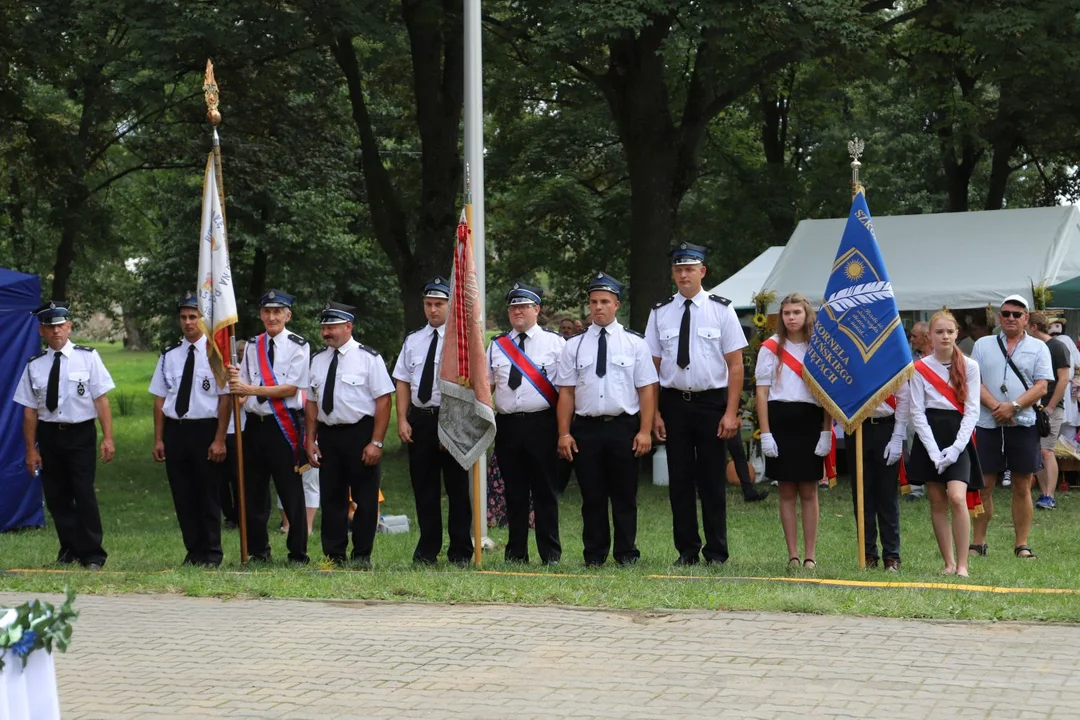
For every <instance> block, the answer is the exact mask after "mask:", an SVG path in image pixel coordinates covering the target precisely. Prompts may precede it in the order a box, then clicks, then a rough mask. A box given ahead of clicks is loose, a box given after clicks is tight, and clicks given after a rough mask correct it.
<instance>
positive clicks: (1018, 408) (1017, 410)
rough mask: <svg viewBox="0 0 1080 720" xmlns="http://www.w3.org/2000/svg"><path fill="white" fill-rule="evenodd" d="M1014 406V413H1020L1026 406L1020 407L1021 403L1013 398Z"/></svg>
mask: <svg viewBox="0 0 1080 720" xmlns="http://www.w3.org/2000/svg"><path fill="white" fill-rule="evenodd" d="M1012 406H1013V415H1018V414H1020V411H1021V410H1023V409H1024V408H1022V407H1020V403H1018V402H1016V401H1015V400H1013V404H1012Z"/></svg>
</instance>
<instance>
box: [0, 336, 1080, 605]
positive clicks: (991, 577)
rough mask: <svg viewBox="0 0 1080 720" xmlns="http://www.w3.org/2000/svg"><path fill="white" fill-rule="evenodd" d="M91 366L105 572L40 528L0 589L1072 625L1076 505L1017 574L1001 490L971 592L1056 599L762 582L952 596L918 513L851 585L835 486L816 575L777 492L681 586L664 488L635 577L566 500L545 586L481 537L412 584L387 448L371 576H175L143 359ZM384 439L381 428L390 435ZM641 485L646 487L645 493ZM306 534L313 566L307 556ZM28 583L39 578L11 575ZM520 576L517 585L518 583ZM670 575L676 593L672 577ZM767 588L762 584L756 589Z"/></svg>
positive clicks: (656, 492) (402, 461)
mask: <svg viewBox="0 0 1080 720" xmlns="http://www.w3.org/2000/svg"><path fill="white" fill-rule="evenodd" d="M101 352H102V355H103V357H104V359H105V363H106V365H107V366H108V367H109V369H110V371H111V372H112V375H113V377H114V379H115V380H116V383H117V391H114V393H113V395H112V397H113V412H114V416H115V420H114V422H115V426H116V429H115V434H116V447H117V455H116V460H115V461H114V462H113V463H112V464H110V465H108V466H100V465H99V468H98V476H97V478H98V479H97V489H98V497H99V502H100V505H101V515H102V519H103V523H104V526H105V542H104V544H105V548H106V550H108V552H109V562H108V565H107V570H106V571H105V572H101V573H89V572H85V571H69V570H67V569H62V568H60V567H58V566H56V565H54V564H53V563H52V561H53V560H54V558H55V557H56V550H57V541H56V536H55V534H54V532H53V530H52V529H51V527H49V528H46V529H44V530H41V531H36V530H35V531H26V532H20V533H8V534H3V535H0V568H3V569H4V570H5V571H4V572H2V573H0V589H4V590H14V591H20V592H33V593H44V592H57V591H60V590H62V589H63V587H64V586H65V585H71V586H72V587H73V588H74V589H75V590H76V591H77V592H81V593H83V592H87V593H121V592H177V593H186V594H189V595H198V596H232V595H254V596H267V597H305V598H352V599H407V600H417V601H434V602H516V603H559V604H565V605H579V606H587V607H607V608H635V609H653V608H714V609H721V608H722V609H738V610H784V611H797V612H812V613H850V614H861V615H885V616H894V617H923V618H941V619H958V618H979V619H1023V620H1052V621H1080V574H1078V573H1077V567H1078V564H1077V561H1076V557H1075V556H1074V555H1073V553H1074V552H1075V551H1076V542H1075V540H1076V528H1077V527H1078V526H1080V493H1078V492H1073V493H1065V494H1063V495H1061V496H1059V498H1058V509H1057V510H1054V511H1048V512H1042V511H1038V512H1036V515H1035V526H1034V528H1033V530H1032V533H1031V544H1032V546H1033V547H1034V548H1035V550H1036V552H1037V553H1038V555H1039V559H1038V560H1036V561H1031V562H1022V561H1019V560H1017V559H1015V558H1014V557H1013V556H1012V555H1011V554H1010V553H1011V550H1012V544H1013V538H1012V528H1011V521H1010V518H1009V512H1008V503H1009V496H1008V490H999V491H998V495H997V499H998V508H997V510H998V513H997V515H996V517H995V519H994V522H993V524H992V525H991V531H990V536H989V538H988V542H989V544H990V556H989V557H987V558H977V559H975V560H973V561H972V567H971V571H972V577H971V579H970V581H968V583H969V584H971V585H980V586H987V587H1000V588H1064V589H1070V590H1073V591H1075V592H1072V593H1064V594H1014V593H998V592H976V591H970V590H957V589H932V588H916V587H903V586H900V587H859V586H850V587H844V586H834V585H829V584H811V583H792V582H787V581H784V580H776V579H775V578H786V579H820V580H841V581H851V580H854V581H879V582H884V581H890V580H892V581H897V582H901V583H939V582H943V583H945V584H948V585H957V584H960V581H958V580H956V579H955V578H942V577H941V576H939V575H938V574H937V573H938V570H939V569H940V566H941V561H940V558H939V556H938V552H937V546H936V544H935V542H934V537H933V531H932V530H931V527H930V517H929V509H928V506H927V503H926V501H925V500H922V501H918V502H912V503H908V502H904V503H902V504H901V506H902V541H903V571H902V572H901V573H900V575H899V576H893V575H887V574H886V573H884V572H883V571H881V570H876V571H875V570H867V571H859V570H858V569H857V567H856V565H857V560H856V557H855V552H856V546H855V540H854V536H855V523H854V519H853V517H852V507H851V493H850V489H849V487H848V486H847V484H846V483H843V482H842V483H841V485H839V486H838V487H836V488H834V489H832V490H829V491H823V492H821V530H820V539H819V542H818V552H817V560H818V563H819V566H818V569H817V570H816V571H812V572H811V571H804V570H798V571H794V572H789V571H788V569H787V553H786V552H785V549H784V542H783V535H782V533H781V530H780V522H779V518H778V516H777V507H776V496H775V491H774V492H773V493H772V494H771V495H770V497H769V498H768V499H767V500H766V501H765V502H764V503H759V504H755V505H747V504H745V503H743V501H742V497H741V494H740V493H739V492H738V489H737V488H731V489H729V493H728V538H729V542H730V547H731V560H730V561H729V562H728V564H727V565H726V566H724V567H722V568H715V569H713V568H704V567H700V568H695V569H693V570H691V571H689V572H679V571H680V570H683V569H681V568H672V567H671V565H670V563H671V561H673V560H674V559H675V557H676V553H675V550H674V547H673V545H672V540H671V512H670V508H669V506H668V501H667V493H666V488H658V487H654V486H652V485H650V484H643V485H642V486H641V492H640V496H639V506H640V507H639V527H638V545H639V547H640V549H641V553H642V559H641V562H640V563H639V564H638V565H636V566H635V567H632V568H621V567H619V566H617V565H615V564H613V563H610V562H609V564H608V565H606V566H605V567H603V568H601V569H598V570H585V569H584V568H583V567H582V562H581V514H580V496H579V495H578V493H577V489H576V486H575V485H574V484H571V487H570V488H569V489H568V491H567V493H566V495H565V497H563V499H562V502H561V510H562V516H561V523H562V542H563V563H562V565H561V566H560V567H558V568H556V569H553V570H551V571H548V570H547V569H545V568H542V567H541V566H540V565H539V564H538V563H536V560H535V558H536V557H537V556H536V553H535V548H534V549H533V551H532V552H531V554H532V556H533V558H534V564H533V565H532V566H529V567H527V568H522V567H521V566H507V565H506V564H505V563H503V562H502V559H501V558H502V553H501V549H502V548H501V545H502V542H503V541H504V540H505V531H504V530H500V529H492V530H491V536H492V538H493V539H494V540H495V542H496V544H497V549H496V550H495V551H494V552H490V553H488V554H487V555H486V556H485V560H484V567H483V570H484V572H477V571H475V570H459V569H457V568H455V567H453V566H447V565H440V566H438V567H436V568H434V569H414V568H413V567H412V564H411V557H412V550H413V546H414V545H415V543H416V539H417V535H416V531H415V512H414V508H413V499H412V491H411V489H410V487H409V480H408V463H407V460H406V458H405V455H404V453H403V452H402V450H401V448H400V446H399V443H398V441H397V438H396V436H395V435H394V433H391V435H390V437H388V442H387V447H386V449H387V454H386V456H385V459H384V462H383V475H382V477H383V491H384V493H385V495H386V503H385V504H384V506H383V511H384V512H386V513H388V514H405V515H408V516H409V517H410V519H411V520H412V524H413V526H414V530H413V532H412V533H411V534H409V535H379V536H378V537H377V538H376V544H375V554H374V556H373V560H374V562H375V570H374V571H373V572H367V573H364V572H328V571H327V570H328V568H327V567H324V566H320V565H319V564H318V563H314V564H312V565H311V566H309V567H308V568H302V569H294V568H291V567H287V566H286V565H285V564H284V558H285V557H286V551H285V547H284V538H283V537H282V536H280V535H279V534H278V533H277V532H276V526H277V522H276V517H275V518H274V519H273V523H274V527H273V532H272V533H271V536H272V543H273V546H274V555H275V557H276V558H278V559H279V562H280V563H281V564H278V565H275V566H273V567H270V568H260V569H258V570H250V571H249V570H246V569H244V568H242V567H241V566H240V564H239V539H238V536H237V534H236V532H235V531H234V532H232V533H227V534H226V535H225V538H224V540H225V543H224V544H225V563H224V564H223V565H222V568H221V569H220V570H219V571H217V572H209V571H204V570H198V569H189V568H183V569H181V568H180V567H178V566H179V563H180V561H181V560H182V558H183V555H184V549H183V545H182V543H181V539H180V532H179V528H178V526H177V524H176V518H175V515H174V514H173V508H172V502H171V498H170V496H169V490H168V485H167V483H166V480H165V470H164V466H162V465H158V464H156V463H154V462H153V460H152V459H151V456H150V449H151V444H152V437H153V425H152V420H151V416H150V411H151V396H150V395H149V393H147V392H146V388H147V386H148V385H149V381H150V376H151V373H152V371H153V365H154V362H155V361H156V359H157V355H156V354H151V353H129V352H125V351H123V350H121V349H120V348H119V347H116V346H108V345H106V346H102V347H101ZM120 392H123V393H124V394H126V396H128V397H129V398H130V403H129V404H130V413H129V414H127V415H121V414H120V412H119V408H118V405H119V404H120V403H119V402H118V397H117V395H118V393H120ZM393 427H395V425H394V423H393V422H391V428H393ZM646 481H647V479H646ZM317 525H318V520H316V533H315V535H314V536H312V543H311V545H310V546H309V547H310V553H311V555H312V557H313V558H315V557H317V556H318V554H319V541H318V527H317ZM13 569H35V570H39V571H36V572H8V571H10V570H13ZM522 571H524V572H525V574H521V573H522ZM672 575H680V576H682V577H670V576H672ZM769 578H773V579H769Z"/></svg>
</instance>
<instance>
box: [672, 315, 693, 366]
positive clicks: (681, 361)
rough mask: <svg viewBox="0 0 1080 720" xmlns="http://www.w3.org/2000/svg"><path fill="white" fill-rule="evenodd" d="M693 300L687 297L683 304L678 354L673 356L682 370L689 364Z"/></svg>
mask: <svg viewBox="0 0 1080 720" xmlns="http://www.w3.org/2000/svg"><path fill="white" fill-rule="evenodd" d="M693 302H694V301H693V300H691V299H690V298H687V299H686V302H685V303H684V304H683V311H682V325H680V326H679V354H678V355H677V356H676V357H675V364H676V365H678V366H679V367H681V368H682V369H683V370H685V369H686V367H687V366H688V365H689V364H690V305H692V304H693Z"/></svg>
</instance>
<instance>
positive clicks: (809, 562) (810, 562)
mask: <svg viewBox="0 0 1080 720" xmlns="http://www.w3.org/2000/svg"><path fill="white" fill-rule="evenodd" d="M802 565H803V567H804V568H808V569H810V570H813V569H814V568H816V567H817V563H816V562H814V560H813V558H806V559H805V560H803V564H802Z"/></svg>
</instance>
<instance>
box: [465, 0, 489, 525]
mask: <svg viewBox="0 0 1080 720" xmlns="http://www.w3.org/2000/svg"><path fill="white" fill-rule="evenodd" d="M480 43H481V25H480V0H465V164H466V165H467V166H468V168H469V173H468V174H469V180H470V184H471V188H470V189H471V191H472V234H473V249H474V255H475V258H474V259H475V262H476V291H477V294H478V295H479V301H480V327H481V328H485V329H486V327H487V322H486V319H487V308H486V307H485V305H486V303H485V300H486V298H487V294H486V293H487V278H486V267H485V262H484V260H485V257H486V256H485V251H484V85H483V66H482V61H481V57H482V56H481V50H480ZM467 192H468V189H467ZM479 465H480V502H479V503H474V507H480V509H481V512H485V511H486V510H487V457H482V458H480V461H479ZM481 527H482V528H483V530H482V532H483V538H484V539H486V538H487V522H486V518H485V521H484V522H483V523H481Z"/></svg>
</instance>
